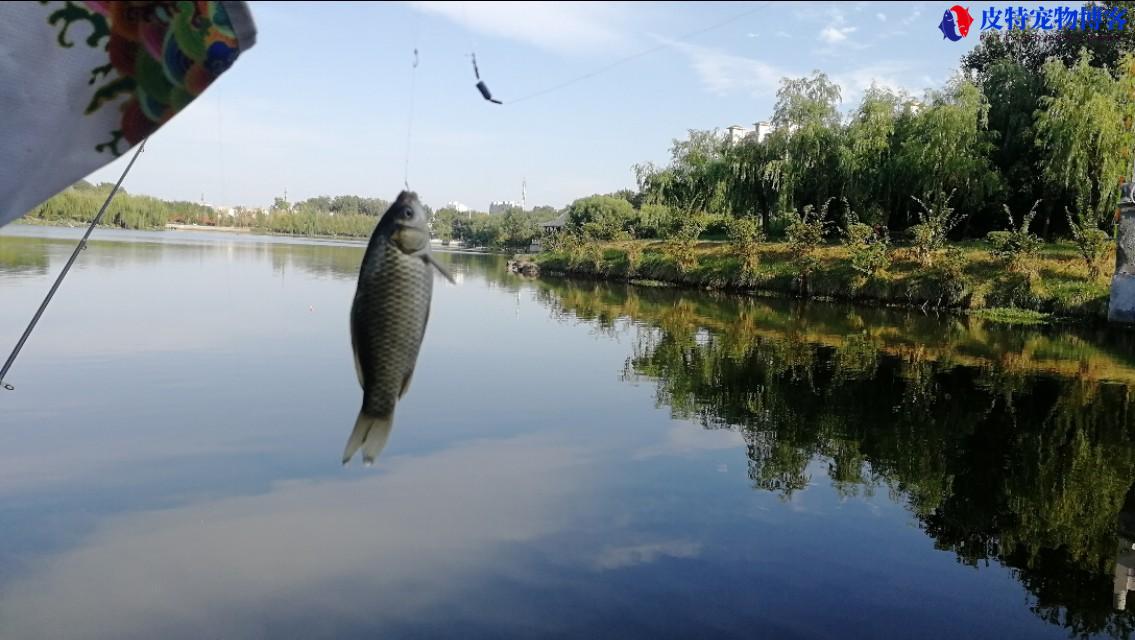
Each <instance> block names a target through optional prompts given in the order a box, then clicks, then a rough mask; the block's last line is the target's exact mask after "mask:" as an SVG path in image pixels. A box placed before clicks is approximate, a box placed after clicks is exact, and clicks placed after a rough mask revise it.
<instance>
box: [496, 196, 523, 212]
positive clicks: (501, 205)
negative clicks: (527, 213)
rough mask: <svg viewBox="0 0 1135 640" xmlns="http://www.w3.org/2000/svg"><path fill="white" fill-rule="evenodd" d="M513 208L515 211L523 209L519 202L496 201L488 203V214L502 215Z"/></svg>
mask: <svg viewBox="0 0 1135 640" xmlns="http://www.w3.org/2000/svg"><path fill="white" fill-rule="evenodd" d="M513 207H515V208H517V209H523V208H524V207H523V206H522V205H521V204H520V203H519V202H515V201H513V200H496V201H493V202H490V203H489V214H490V215H495V214H498V213H504V212H505V211H508V210H509V209H512V208H513Z"/></svg>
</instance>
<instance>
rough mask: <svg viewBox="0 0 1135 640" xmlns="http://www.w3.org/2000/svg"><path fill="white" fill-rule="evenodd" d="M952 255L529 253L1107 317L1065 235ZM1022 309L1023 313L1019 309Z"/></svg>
mask: <svg viewBox="0 0 1135 640" xmlns="http://www.w3.org/2000/svg"><path fill="white" fill-rule="evenodd" d="M952 246H953V247H955V248H956V249H957V250H958V251H957V252H956V255H955V256H954V257H953V258H950V257H949V256H947V255H946V253H945V252H943V254H942V255H941V256H938V257H936V259H935V260H934V261H933V263H932V264H931V265H929V266H924V265H922V264H921V263H920V262H919V261H918V260H917V259H916V256H915V254H914V251H913V250H911V249H909V248H903V247H898V248H895V249H894V250H893V252H892V258H893V261H892V263H891V265H890V266H889V267H888V268H886V269H885V270H883V271H881V272H879V273H876V274H875V275H873V276H865V275H863V274H862V273H860V272H858V271H856V270H855V268H854V267H853V266H852V262H851V255H850V252H849V250H848V249H847V247H845V246H824V247H820V248H819V249H818V250H817V251H816V254H815V258H816V263H815V264H816V267H815V270H814V271H812V272H811V273H809V274H808V275H807V276H802V275H801V272H800V268H799V267H798V266H797V264H796V262H795V261H794V260H793V257H792V254H791V252H790V250H789V246H788V245H787V244H784V243H761V244H760V245H759V247H758V249H757V258H758V264H757V265H756V267H755V268H754V269H752V272H751V274H749V275H743V274H742V271H743V264H742V262H743V261H742V258H741V257H739V256H738V255H736V251H735V249H733V247H732V246H730V245H729V244H726V243H719V242H699V243H697V245H696V246H695V247H694V249H693V256H692V259H690V260H689V261H688V263H687V266H686V268H684V269H683V268H681V267H680V266H679V264H678V261H677V260H676V259H675V256H674V252H673V251H672V250H671V249H670V248H669V247H668V246H667V243H665V242H662V241H651V240H632V241H625V242H606V243H600V244H598V245H590V246H589V245H584V246H583V247H580V248H577V249H575V250H574V251H572V252H571V253H570V254H568V253H556V252H548V253H542V254H539V255H537V256H535V257H534V258H533V260H534V261H535V262H536V263H537V264H539V266H540V269H541V272H543V273H546V274H553V275H554V274H564V275H572V276H582V277H590V278H601V279H611V280H631V281H639V280H645V281H654V282H656V283H657V282H661V283H668V284H671V285H678V286H687V287H697V288H706V289H721V290H729V291H740V292H753V293H766V294H776V295H786V296H792V297H802V298H812V299H833V300H847V301H854V302H862V303H869V304H897V305H906V306H916V307H925V308H936V309H957V310H974V311H976V310H982V313H983V314H985V315H988V316H990V319H999V320H1008V321H1013V320H1014V319H1015V318H1016V319H1020V320H1022V321H1024V320H1026V319H1027V320H1028V321H1030V322H1037V321H1043V320H1047V319H1051V318H1054V317H1056V318H1059V317H1075V318H1085V319H1105V318H1106V317H1107V305H1108V294H1109V277H1108V276H1109V274H1110V269H1104V274H1103V275H1101V276H1099V277H1098V278H1091V277H1089V275H1088V270H1087V268H1086V266H1085V264H1084V261H1083V259H1082V258H1080V256H1079V254H1078V253H1077V251H1076V249H1075V247H1074V246H1072V245H1071V244H1049V245H1045V246H1044V247H1043V248H1042V249H1041V250H1040V251H1039V252H1038V253H1037V255H1036V256H1034V257H1030V258H1028V259H1027V260H1025V261H1024V262H1023V263H1022V264H1021V265H1019V266H1018V267H1017V268H1016V269H1015V270H1013V271H1010V270H1009V269H1007V268H1006V267H1005V266H1004V263H1003V262H1001V261H1000V260H997V259H995V258H994V257H993V256H991V255H990V253H989V245H988V244H986V243H985V242H980V241H974V242H968V243H960V244H955V245H952ZM1023 312H1024V313H1023Z"/></svg>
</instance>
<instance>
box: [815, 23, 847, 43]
mask: <svg viewBox="0 0 1135 640" xmlns="http://www.w3.org/2000/svg"><path fill="white" fill-rule="evenodd" d="M855 31H856V27H834V26H829V27H824V29H823V30H822V31H820V40H823V41H824V42H827V43H828V44H835V43H837V42H843V41H844V40H847V35H848V34H849V33H855Z"/></svg>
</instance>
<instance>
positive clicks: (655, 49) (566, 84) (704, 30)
mask: <svg viewBox="0 0 1135 640" xmlns="http://www.w3.org/2000/svg"><path fill="white" fill-rule="evenodd" d="M766 4H768V2H760V3H758V4H757V6H755V7H753V8H752V9H749V10H748V11H743V12H741V13H738V14H736V15H734V16H731V17H729V18H726V19H724V20H722V21H721V22H716V23H714V24H711V25H709V26H708V27H703V28H701V29H698V30H697V31H691V32H689V33H687V34H684V35H681V36H678V37H677V38H674V40H675V41H682V40H688V39H689V38H692V37H694V36H698V35H701V34H703V33H707V32H709V31H713V30H714V29H720V28H721V27H724V26H726V25H728V24H730V23H733V22H736V21H737V20H740V19H741V18H744V17H746V16H750V15H752V14H754V13H756V12H757V11H759V10H761V9H762V8H764V5H766ZM672 46H673V44H672V43H663V44H660V45H658V46H656V47H651V48H650V49H646V50H644V51H639V52H638V53H635V54H632V55H629V56H627V57H625V58H620V59H618V60H615V61H614V62H611V63H609V64H607V65H604V66H602V67H599V68H598V69H595V70H594V71H590V72H588V73H585V74H583V75H580V76H576V77H574V78H571V79H569V80H565V81H564V82H561V83H560V84H557V85H553V86H551V87H548V88H546V89H541V90H539V91H536V92H534V93H530V94H528V95H524V96H521V97H519V98H515V99H513V100H508V101H506V102H505V104H516V103H517V102H524V101H525V100H531V99H532V98H536V97H538V96H542V95H545V94H548V93H552V92H553V91H559V90H560V89H563V88H565V87H570V86H571V85H573V84H576V83H578V82H582V81H584V80H588V79H590V78H594V77H595V76H597V75H599V74H601V73H605V72H607V71H610V70H611V69H614V68H615V67H618V66H620V65H623V64H626V63H628V62H630V61H632V60H637V59H639V58H641V57H643V56H647V55H650V54H652V53H655V52H658V51H661V50H663V49H668V48H670V47H672Z"/></svg>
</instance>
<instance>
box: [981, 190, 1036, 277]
mask: <svg viewBox="0 0 1135 640" xmlns="http://www.w3.org/2000/svg"><path fill="white" fill-rule="evenodd" d="M1039 204H1040V200H1037V201H1036V202H1034V203H1033V206H1032V208H1031V209H1029V212H1028V213H1026V214H1025V215H1024V216H1023V217H1022V218H1021V221H1020V223H1015V222H1014V221H1013V213H1012V212H1011V211H1010V210H1009V205H1003V207H1004V209H1005V215H1006V217H1008V218H1009V230H1008V231H990V232H989V233H988V234H986V236H985V238H986V240H987V241H988V242H989V246H990V249H989V253H990V254H992V255H993V257H994V258H995V259H997V260H1000V261H1002V262H1003V263H1004V264H1005V266H1006V267H1008V269H1009V270H1010V271H1020V270H1021V269H1022V268H1023V267H1024V265H1025V260H1026V259H1027V258H1030V257H1032V256H1034V255H1036V253H1037V251H1039V250H1040V245H1041V242H1040V238H1038V237H1036V236H1034V235H1033V234H1031V233H1029V225H1030V224H1032V221H1033V218H1035V217H1036V208H1037V206H1038V205H1039Z"/></svg>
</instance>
